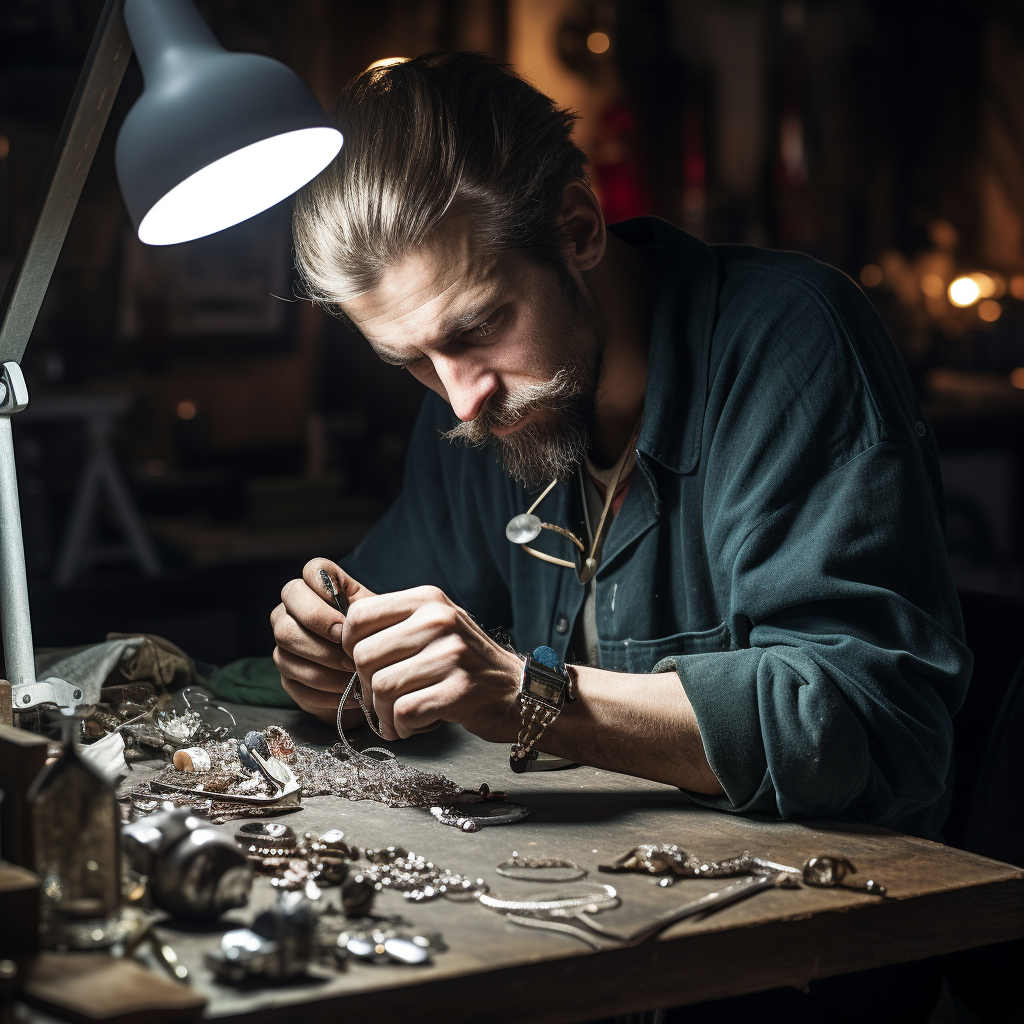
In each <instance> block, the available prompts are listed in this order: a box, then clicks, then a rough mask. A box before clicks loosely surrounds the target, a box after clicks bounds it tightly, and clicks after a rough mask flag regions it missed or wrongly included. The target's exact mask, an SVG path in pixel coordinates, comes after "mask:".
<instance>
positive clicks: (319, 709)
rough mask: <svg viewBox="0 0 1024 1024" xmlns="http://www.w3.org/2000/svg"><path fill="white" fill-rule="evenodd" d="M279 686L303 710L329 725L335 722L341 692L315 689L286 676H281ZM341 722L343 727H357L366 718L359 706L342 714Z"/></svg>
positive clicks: (364, 722) (362, 723)
mask: <svg viewBox="0 0 1024 1024" xmlns="http://www.w3.org/2000/svg"><path fill="white" fill-rule="evenodd" d="M281 687H282V688H283V689H284V691H285V693H287V694H288V696H289V697H291V698H292V700H294V701H295V703H296V704H298V705H299V707H300V708H302V710H303V711H308V712H309V713H310V714H312V715H316V716H317V718H320V719H322V720H323V721H325V722H328V723H329V724H331V725H334V724H335V722H337V720H338V698H339V697H340V696H341V694H338V693H327V692H326V691H324V690H315V689H312V688H310V687H308V686H304V685H303V684H302V683H300V682H297V681H296V680H294V679H289V678H288V677H287V676H281ZM341 724H342V726H343V727H344V728H345V729H357V728H358V727H359V726H361V725H365V724H366V719H365V718H363V713H362V712H361V711H360V710H359V708H355V709H353V710H351V711H348V710H346V711H345V712H344V713H343V714H342V719H341Z"/></svg>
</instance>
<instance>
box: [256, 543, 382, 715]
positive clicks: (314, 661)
mask: <svg viewBox="0 0 1024 1024" xmlns="http://www.w3.org/2000/svg"><path fill="white" fill-rule="evenodd" d="M321 569H326V570H327V573H328V574H329V575H330V577H331V579H332V580H334V584H335V586H338V587H340V589H341V591H342V592H344V594H345V596H346V597H347V598H348V600H349V604H350V609H349V611H350V613H351V609H352V608H354V607H355V606H356V604H357V602H359V601H361V600H363V599H365V598H367V597H372V596H373V592H372V591H370V590H367V589H366V587H364V586H361V585H360V584H359V583H357V582H356V581H355V580H354V579H352V578H351V577H350V576H347V575H346V574H345V573H344V572H343V571H342V570H341V569H340V568H339V567H338V566H337V565H335V564H334V562H330V561H328V560H327V559H326V558H314V559H313V560H312V561H310V562H307V563H306V565H305V567H304V568H303V570H302V579H301V580H291V581H290V582H288V583H286V584H285V585H284V587H283V589H282V590H281V604H279V605H278V606H277V607H276V608H275V609H274V610H273V611H272V612H271V613H270V624H271V625H272V626H273V628H274V640H275V641H276V642H277V646H276V647H275V648H274V662H275V664H276V665H277V667H278V669H279V670H280V672H281V685H282V686H283V687H284V689H285V691H286V692H287V693H288V694H289V695H290V696H291V697H292V698H293V699H294V700H295V702H296V703H297V704H298V705H299V707H300V708H302V709H303V710H305V711H310V712H312V713H313V714H314V715H317V716H319V717H320V718H322V719H324V721H327V722H333V721H334V719H335V716H336V715H337V713H338V701H339V700H340V699H341V695H342V694H343V693H344V692H345V687H346V686H348V681H349V679H350V678H351V676H352V673H353V672H354V671H355V665H354V664H353V663H352V659H351V658H349V656H348V655H347V654H346V653H345V649H344V648H343V647H342V645H341V638H342V631H343V628H344V623H345V617H344V616H343V615H342V614H341V612H339V611H338V609H337V608H336V607H335V605H334V602H333V601H332V600H331V598H330V596H329V595H328V594H327V592H326V591H325V590H324V585H323V582H322V581H321V579H320V570H321ZM346 715H347V716H351V718H352V721H351V722H349V721H348V720H347V719H346V725H349V724H351V725H356V724H357V723H358V722H361V721H362V715H361V714H360V712H359V711H358V709H356V710H355V711H353V712H346Z"/></svg>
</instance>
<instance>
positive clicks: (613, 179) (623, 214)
mask: <svg viewBox="0 0 1024 1024" xmlns="http://www.w3.org/2000/svg"><path fill="white" fill-rule="evenodd" d="M637 150H638V145H637V132H636V117H635V116H634V114H633V111H632V109H631V108H630V106H629V104H627V103H626V102H624V101H622V100H618V101H616V102H614V103H612V104H611V106H609V107H608V108H607V110H605V112H604V113H603V114H602V115H601V119H600V121H599V122H598V133H597V143H596V145H595V147H594V154H593V159H592V161H591V168H592V170H593V172H594V178H595V183H596V185H597V187H598V190H599V191H600V193H601V206H602V208H603V209H604V216H605V220H606V221H607V222H608V223H609V224H614V223H615V222H616V221H620V220H628V219H629V218H630V217H642V216H644V215H645V214H648V213H650V212H651V196H650V193H649V191H648V189H647V185H646V183H645V181H644V173H643V166H642V162H641V160H640V158H639V156H638V153H637Z"/></svg>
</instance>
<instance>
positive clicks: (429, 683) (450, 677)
mask: <svg viewBox="0 0 1024 1024" xmlns="http://www.w3.org/2000/svg"><path fill="white" fill-rule="evenodd" d="M462 651H463V646H462V643H461V640H460V639H459V637H457V636H446V637H442V638H440V639H438V640H436V641H435V642H434V643H432V644H430V645H429V646H428V647H427V648H426V649H425V650H422V651H420V652H418V653H417V654H415V655H413V656H412V657H410V658H406V659H404V660H402V661H398V662H393V663H391V664H388V665H386V666H385V667H383V668H381V669H380V670H379V671H377V672H375V673H374V674H373V676H372V680H371V687H370V689H371V693H372V700H373V710H374V711H375V712H376V714H377V717H378V718H379V719H380V726H381V732H382V733H383V734H384V737H385V739H399V738H402V739H404V738H405V737H407V736H411V735H413V733H414V732H422V731H425V729H426V728H427V727H430V728H433V727H434V725H435V724H436V723H437V722H438V721H440V720H441V719H442V717H443V716H442V714H441V713H440V712H441V710H442V709H447V708H449V707H451V705H452V703H453V702H454V701H456V700H457V699H458V698H459V697H460V696H461V695H463V694H464V693H465V691H466V689H467V688H468V685H469V679H468V676H467V674H466V673H465V672H463V671H462V670H461V669H460V658H461V654H462ZM361 678H362V677H361ZM363 689H364V693H365V691H366V689H367V687H366V685H365V683H364V686H363ZM412 694H415V695H416V701H415V702H414V703H408V702H406V704H405V708H406V710H412V709H413V708H414V707H415V708H417V709H418V714H417V716H416V717H415V718H414V719H413V720H411V721H404V720H403V719H402V716H401V715H400V714H398V713H397V712H396V707H397V705H398V703H399V702H400V701H402V700H404V698H406V697H407V696H410V695H412ZM425 694H429V696H424V695H425ZM364 700H365V698H364Z"/></svg>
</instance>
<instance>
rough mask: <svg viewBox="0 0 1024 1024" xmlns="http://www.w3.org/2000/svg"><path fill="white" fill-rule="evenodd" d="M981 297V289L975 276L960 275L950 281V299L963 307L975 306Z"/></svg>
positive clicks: (955, 304)
mask: <svg viewBox="0 0 1024 1024" xmlns="http://www.w3.org/2000/svg"><path fill="white" fill-rule="evenodd" d="M980 298H981V289H980V288H979V287H978V282H977V281H975V280H974V278H973V277H958V278H956V279H955V280H953V281H951V282H950V285H949V301H950V302H952V303H953V305H954V306H959V307H960V308H961V309H962V308H963V307H965V306H973V305H974V303H975V302H977V301H978V299H980Z"/></svg>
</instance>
